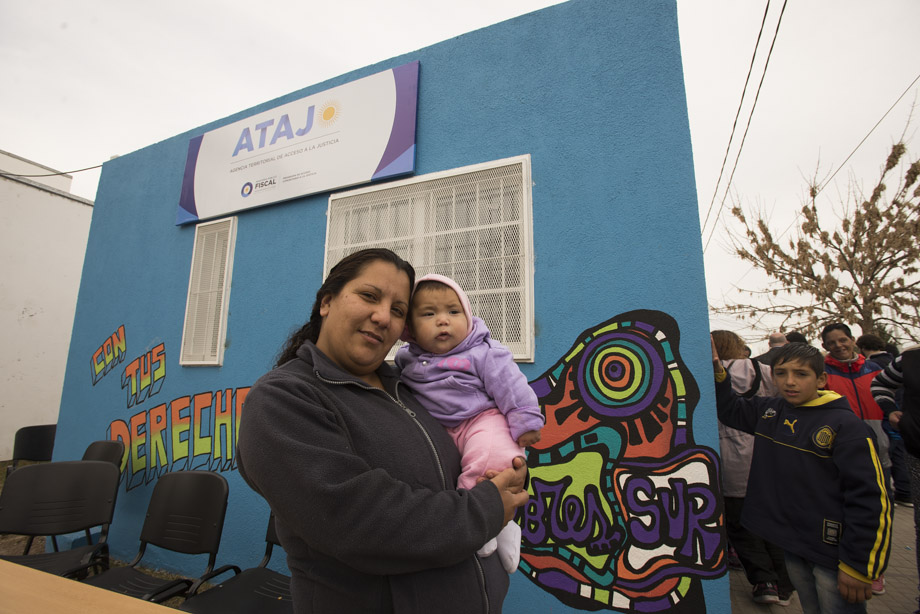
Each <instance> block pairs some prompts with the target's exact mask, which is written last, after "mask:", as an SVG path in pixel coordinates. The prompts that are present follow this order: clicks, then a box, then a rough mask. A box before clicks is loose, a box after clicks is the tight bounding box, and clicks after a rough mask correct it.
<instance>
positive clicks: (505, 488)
mask: <svg viewBox="0 0 920 614" xmlns="http://www.w3.org/2000/svg"><path fill="white" fill-rule="evenodd" d="M526 476H527V461H526V459H524V457H523V456H518V457H516V458H515V459H514V461H513V462H512V467H509V468H508V469H505V470H504V471H500V472H499V471H493V470H490V471H486V476H485V477H486V479H488V480H489V481H491V482H492V483H493V484H495V487H496V488H498V493H499V494H500V495H501V497H502V506H503V507H504V508H505V520H504V522H503V523H502V526H505V525H506V524H508V523H509V522H511V521H512V520H513V519H514V512H515V510H517V508H519V507H521V506H522V505H524V504H525V503H527V500H528V499H529V498H530V494H529V493H528V492H527V491H525V490H524V479H525V477H526Z"/></svg>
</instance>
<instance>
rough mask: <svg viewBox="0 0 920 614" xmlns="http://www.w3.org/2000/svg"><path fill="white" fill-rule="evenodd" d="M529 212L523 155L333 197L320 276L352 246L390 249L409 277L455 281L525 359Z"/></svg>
mask: <svg viewBox="0 0 920 614" xmlns="http://www.w3.org/2000/svg"><path fill="white" fill-rule="evenodd" d="M531 211H532V205H531V180H530V156H529V155H525V156H519V157H516V158H508V159H505V160H498V161H495V162H488V163H484V164H478V165H475V166H468V167H464V168H458V169H453V170H450V171H444V172H440V173H432V174H430V175H422V176H419V177H413V178H412V179H407V180H403V181H397V182H391V183H387V184H385V185H383V186H374V187H370V188H361V189H358V190H352V191H349V192H343V193H340V194H333V195H332V196H330V197H329V213H328V221H327V224H328V226H327V229H326V261H325V265H324V268H323V274H324V277H325V275H328V274H329V269H330V268H332V266H333V265H334V264H335V263H336V262H338V261H339V260H341V259H342V258H343V257H345V256H347V255H348V254H350V253H352V252H356V251H358V250H360V249H364V248H367V247H387V248H389V249H392V250H393V251H394V252H396V253H397V254H399V255H400V256H402V257H403V258H405V259H407V260H408V261H409V262H411V263H412V266H413V267H415V271H416V274H417V275H418V276H422V275H425V274H427V273H439V274H441V275H447V276H448V277H451V278H453V279H454V280H456V281H457V283H459V284H460V286H461V287H462V288H463V289H464V290H465V291H466V293H467V294H468V295H469V297H470V303H471V306H472V309H473V314H474V315H477V316H479V317H480V318H482V319H483V320H485V322H486V324H487V325H488V327H489V330H490V331H491V332H492V336H493V337H494V338H495V339H497V340H498V341H500V342H501V343H503V344H505V345H506V346H507V347H508V348H509V349H510V350H511V352H512V353H513V354H514V357H515V359H516V360H519V361H527V362H530V361H533V356H534V343H533V337H534V333H533V329H534V327H533V224H532V217H531ZM394 352H395V348H394ZM392 355H393V353H392V352H391V354H390V356H391V357H392Z"/></svg>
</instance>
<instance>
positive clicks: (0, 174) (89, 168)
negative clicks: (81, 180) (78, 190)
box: [0, 164, 102, 177]
mask: <svg viewBox="0 0 920 614" xmlns="http://www.w3.org/2000/svg"><path fill="white" fill-rule="evenodd" d="M94 168H102V165H101V164H97V165H96V166H87V167H86V168H80V169H77V170H75V171H61V172H58V173H45V174H44V175H19V174H17V173H5V172H3V171H0V177H60V176H62V175H72V174H73V173H82V172H83V171H91V170H93V169H94Z"/></svg>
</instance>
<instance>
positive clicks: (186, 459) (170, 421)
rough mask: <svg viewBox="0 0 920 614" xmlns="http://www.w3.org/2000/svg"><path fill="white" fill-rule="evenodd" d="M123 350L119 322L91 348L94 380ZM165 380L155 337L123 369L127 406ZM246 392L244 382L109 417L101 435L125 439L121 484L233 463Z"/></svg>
mask: <svg viewBox="0 0 920 614" xmlns="http://www.w3.org/2000/svg"><path fill="white" fill-rule="evenodd" d="M126 356H127V338H126V335H125V327H124V325H122V326H120V327H119V328H118V330H117V331H116V332H115V333H114V334H112V335H111V336H110V337H109V338H108V339H106V340H105V341H104V342H103V344H102V345H101V346H99V348H98V349H97V350H95V351H94V352H93V355H92V358H91V361H92V379H93V386H95V385H96V384H97V383H98V382H99V381H100V380H101V379H102V378H103V377H105V375H107V374H108V373H109V372H111V371H112V370H113V369H114V367H115V366H116V365H117V364H119V363H121V362H124V360H125V357H126ZM165 382H166V344H165V343H160V344H159V345H157V346H155V347H154V348H153V349H151V350H149V351H147V352H145V353H144V354H142V355H140V356H138V357H137V358H135V359H134V360H132V361H131V362H129V363H128V364H127V365H126V366H125V368H124V370H123V371H122V375H121V387H122V388H124V389H125V390H126V392H127V400H126V407H128V408H131V407H134V406H136V405H140V404H142V403H143V402H144V401H147V400H149V399H150V398H151V397H153V396H154V395H156V394H158V393H159V392H160V390H161V389H162V388H163V384H164V383H165ZM248 393H249V387H248V386H245V387H240V388H227V389H223V390H213V391H206V392H200V393H197V394H192V395H187V396H180V397H177V398H175V399H173V400H171V401H169V402H168V403H162V404H160V405H156V406H155V407H152V408H150V409H145V410H142V411H139V412H137V413H135V414H134V415H132V416H131V417H130V418H128V419H127V420H120V419H116V420H112V421H111V422H110V423H109V425H108V428H107V429H106V438H107V439H119V440H121V441H122V442H123V443H124V444H125V455H124V457H123V458H122V462H121V468H122V471H124V474H125V475H124V480H125V488H126V489H127V490H131V489H132V488H135V487H137V486H140V485H142V484H146V483H149V482H151V481H153V480H154V479H156V478H157V477H158V476H159V475H162V474H163V473H164V472H166V471H182V470H186V469H207V470H210V471H232V470H233V469H235V468H236V461H235V459H234V454H235V451H236V440H237V437H238V435H239V423H240V416H241V415H242V411H243V402H244V401H245V400H246V395H247V394H248Z"/></svg>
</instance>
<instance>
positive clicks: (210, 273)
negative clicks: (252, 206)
mask: <svg viewBox="0 0 920 614" xmlns="http://www.w3.org/2000/svg"><path fill="white" fill-rule="evenodd" d="M235 243H236V218H235V217H231V218H226V219H223V220H217V221H216V222H206V223H203V224H198V226H196V227H195V246H194V248H193V250H192V270H191V273H190V274H189V283H188V299H187V300H186V303H185V325H184V327H183V328H182V353H181V355H180V357H179V364H180V365H186V366H208V365H213V366H220V365H221V364H223V361H224V341H225V339H226V337H227V305H228V303H229V300H230V277H231V272H232V270H233V246H234V244H235Z"/></svg>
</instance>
